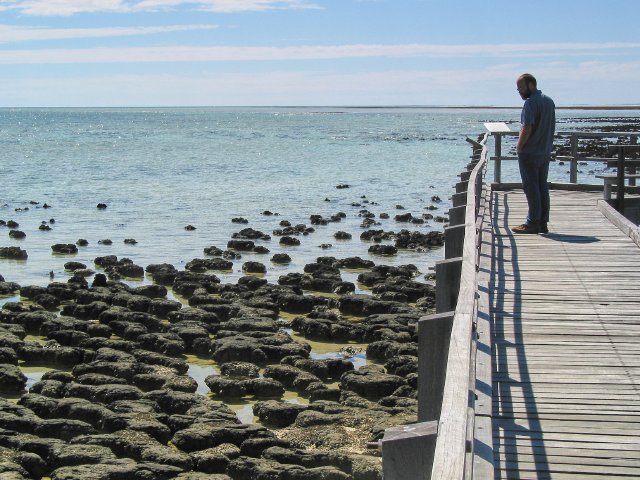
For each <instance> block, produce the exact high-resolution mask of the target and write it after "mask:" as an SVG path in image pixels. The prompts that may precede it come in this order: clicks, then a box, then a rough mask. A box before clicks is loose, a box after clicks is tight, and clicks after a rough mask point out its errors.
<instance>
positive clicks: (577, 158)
mask: <svg viewBox="0 0 640 480" xmlns="http://www.w3.org/2000/svg"><path fill="white" fill-rule="evenodd" d="M487 125H489V124H485V126H487ZM504 127H505V128H507V126H506V125H504ZM487 128H490V127H489V126H487ZM491 135H493V136H494V138H495V155H494V156H492V157H491V160H494V178H493V181H494V182H495V183H502V166H501V164H502V160H517V159H518V157H516V156H513V155H511V156H508V155H502V137H517V136H518V135H519V132H517V131H503V130H500V131H492V132H491ZM555 136H556V137H569V139H570V142H569V147H570V150H571V153H570V155H564V156H558V157H556V159H558V160H565V161H568V162H569V164H570V170H569V182H570V183H578V162H585V161H608V160H609V159H606V158H593V157H585V156H584V155H579V154H578V141H579V140H581V139H605V138H619V137H624V138H628V139H629V143H630V144H631V145H632V146H635V145H637V143H638V138H639V137H640V133H639V132H575V131H574V132H570V131H559V132H556V134H555ZM632 168H634V169H635V165H632ZM630 185H635V181H631V182H630Z"/></svg>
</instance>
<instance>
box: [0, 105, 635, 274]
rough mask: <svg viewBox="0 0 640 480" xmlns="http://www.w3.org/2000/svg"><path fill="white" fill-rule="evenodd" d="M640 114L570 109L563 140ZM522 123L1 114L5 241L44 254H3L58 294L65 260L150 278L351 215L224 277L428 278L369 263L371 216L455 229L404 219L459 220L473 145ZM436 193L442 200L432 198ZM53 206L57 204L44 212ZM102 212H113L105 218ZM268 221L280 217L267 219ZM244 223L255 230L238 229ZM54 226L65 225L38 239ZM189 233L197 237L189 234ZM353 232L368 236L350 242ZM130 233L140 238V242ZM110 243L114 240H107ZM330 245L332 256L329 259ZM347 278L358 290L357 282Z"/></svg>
mask: <svg viewBox="0 0 640 480" xmlns="http://www.w3.org/2000/svg"><path fill="white" fill-rule="evenodd" d="M637 114H638V112H607V111H597V112H591V111H568V110H562V111H559V112H558V117H559V126H558V129H559V130H567V129H572V128H586V127H589V126H593V127H597V126H599V125H602V124H605V125H606V124H611V123H612V122H614V123H615V121H616V119H617V120H620V119H622V120H625V119H627V120H628V118H633V117H634V116H637ZM611 117H613V118H614V120H612V119H611ZM518 119H519V111H518V110H516V109H511V110H509V109H495V110H492V109H488V110H487V109H483V110H473V109H429V108H406V109H403V108H395V109H391V108H389V109H379V108H371V109H364V108H254V109H251V108H237V109H229V108H226V109H221V108H131V109H129V108H127V109H0V146H1V149H0V166H1V170H0V171H1V175H2V183H1V185H2V186H1V187H0V219H2V220H5V221H8V220H14V221H16V222H18V223H19V224H20V226H19V228H18V229H19V230H21V231H23V232H25V233H26V238H25V239H23V240H15V239H12V238H9V236H8V232H9V229H8V228H7V227H0V246H19V247H21V248H23V249H25V250H26V251H27V252H28V255H29V258H28V260H26V261H12V260H2V259H0V274H2V275H3V276H4V277H5V279H6V280H7V281H14V282H17V283H19V284H21V285H26V284H35V285H46V284H47V283H49V281H50V279H49V272H50V271H51V272H53V273H54V276H55V280H57V281H65V280H66V279H67V278H69V276H70V274H69V273H68V272H65V271H64V263H65V262H68V261H70V260H74V261H80V262H83V263H86V264H87V265H88V266H89V267H90V268H95V267H94V265H93V259H94V258H95V257H97V256H103V255H117V256H118V257H119V258H120V257H127V258H130V259H132V260H133V261H134V263H136V264H138V265H141V266H143V267H146V266H147V265H148V264H151V263H162V262H167V263H172V264H174V265H176V266H177V267H178V268H183V267H184V264H186V263H187V262H188V261H190V260H191V259H193V258H198V257H199V258H202V257H204V255H203V248H204V247H207V246H211V245H216V246H218V247H220V248H222V249H224V248H225V247H226V244H227V241H228V240H229V239H230V238H231V235H232V234H233V233H234V232H237V231H239V230H240V229H242V228H245V227H252V228H254V229H257V230H261V231H263V232H265V233H268V234H271V232H272V231H273V230H274V229H276V228H279V222H280V221H281V220H288V221H290V222H291V223H292V224H293V225H295V224H299V223H304V224H307V225H310V222H309V216H310V215H312V214H320V215H322V216H325V217H329V216H331V215H333V214H335V213H337V212H344V213H345V214H346V218H345V219H344V220H343V221H342V222H340V223H330V224H329V225H327V226H317V227H315V228H316V232H315V233H313V234H311V235H308V236H305V237H300V238H301V242H302V244H301V245H300V246H298V247H281V246H280V245H279V244H278V237H275V236H273V238H272V240H271V241H270V242H260V241H259V242H257V243H258V244H263V245H265V246H266V247H267V248H269V249H270V250H271V253H269V254H267V255H258V254H254V253H248V254H244V255H243V258H242V259H240V260H236V261H234V268H233V271H232V272H227V273H224V274H220V275H219V276H220V277H221V278H222V279H223V281H228V282H234V281H237V278H238V277H240V276H241V275H242V273H241V270H240V269H241V266H242V263H243V262H244V261H247V260H254V261H261V262H262V263H264V264H265V265H266V266H267V269H268V270H267V274H266V277H267V278H268V279H269V280H270V281H277V278H278V277H279V276H280V275H282V274H283V273H286V272H289V271H302V269H303V267H304V265H305V264H306V263H309V262H312V261H314V260H315V258H316V257H318V256H321V255H333V256H336V257H339V258H342V257H348V256H354V255H359V256H361V257H363V258H370V259H373V260H374V261H376V263H388V264H406V263H413V264H415V265H417V266H418V267H419V269H420V271H421V272H422V273H427V272H428V270H429V268H430V267H432V266H433V264H434V262H435V261H437V260H438V259H440V258H441V256H442V251H441V250H435V251H431V252H427V253H416V252H400V253H399V255H397V256H395V257H389V258H381V257H372V256H369V254H368V253H367V249H368V246H369V244H368V243H367V242H363V241H361V240H360V239H359V235H360V233H361V231H362V228H361V227H360V223H361V221H362V220H363V219H362V218H361V217H359V216H358V215H359V212H360V210H361V209H363V208H364V209H368V210H370V211H371V212H373V213H374V214H375V215H376V217H378V216H379V214H380V213H382V212H386V213H388V214H389V215H390V217H391V218H390V219H388V220H380V219H378V218H376V219H377V220H378V221H379V222H380V223H381V225H380V226H376V227H374V228H383V229H385V230H395V231H397V230H400V229H401V228H408V229H410V230H413V229H416V230H419V231H423V232H426V231H429V230H442V228H443V224H442V223H434V222H433V221H428V222H426V223H425V224H424V225H410V224H402V223H397V222H395V221H394V216H395V215H396V214H398V213H406V212H411V213H412V214H413V215H414V216H420V215H421V214H422V213H426V212H428V210H425V208H426V207H428V206H429V205H432V204H433V205H435V206H436V207H437V210H435V211H431V212H430V213H433V214H435V215H443V214H445V213H446V211H447V210H448V208H449V207H450V202H449V197H450V195H451V193H452V187H453V185H454V184H455V182H456V181H457V175H458V173H459V172H460V171H461V170H462V169H463V168H464V167H465V165H466V164H467V162H468V160H469V158H468V156H469V154H470V153H471V151H470V147H469V145H468V143H467V142H466V141H465V138H466V137H467V136H468V137H471V138H476V137H477V135H478V134H481V133H483V132H484V127H483V122H488V121H506V122H508V123H510V124H511V125H512V129H517V128H518V125H517V121H518ZM503 150H504V149H503ZM567 169H568V167H566V166H560V165H556V164H554V165H553V166H552V168H551V174H550V175H551V178H552V179H554V180H560V181H567V179H568V175H567V173H566V171H567ZM584 175H586V176H589V173H588V172H586V173H585V174H584ZM517 178H518V177H517V171H516V169H515V163H514V162H511V163H509V164H507V165H505V166H504V167H503V180H509V179H513V180H517ZM584 179H585V177H584V176H581V177H580V180H581V181H583V180H584ZM338 185H349V188H343V189H337V188H336V186H338ZM433 196H438V197H439V198H440V199H441V202H437V203H434V202H432V197H433ZM363 202H369V203H363ZM45 203H46V204H47V205H49V206H51V208H48V209H45V208H43V205H44V204H45ZM98 203H105V204H106V205H107V208H106V209H105V210H99V209H97V208H96V206H97V204H98ZM357 204H361V206H357ZM399 206H401V207H403V209H402V210H400V209H399V208H397V207H399ZM265 210H269V211H271V212H274V213H277V214H279V215H274V216H265V215H263V214H262V212H264V211H265ZM235 217H244V218H245V219H247V220H248V222H249V223H248V224H246V225H241V224H235V223H232V222H231V219H232V218H235ZM52 219H53V220H54V221H55V223H50V220H52ZM42 222H46V223H47V224H49V225H50V226H51V228H52V229H51V230H50V231H41V230H39V229H38V227H39V226H40V224H41V223H42ZM187 225H192V226H194V227H196V229H195V230H193V231H187V230H185V226H187ZM338 230H344V231H347V232H349V233H352V234H353V239H352V240H349V241H337V240H335V239H334V238H333V234H334V233H335V232H336V231H338ZM80 238H84V239H86V240H88V242H89V245H88V246H87V247H81V248H80V251H79V252H78V254H76V255H56V254H52V251H51V245H53V244H56V243H75V242H76V241H77V240H78V239H80ZM127 238H133V239H135V240H136V241H137V242H138V243H137V244H136V245H126V244H124V239H127ZM103 239H110V240H112V241H113V244H112V245H102V244H99V243H98V242H99V240H103ZM322 244H331V245H332V246H331V248H327V249H322V248H320V245H322ZM279 252H286V253H289V255H290V256H291V257H292V259H293V261H292V263H291V264H290V265H288V266H278V265H275V264H272V263H271V262H270V258H271V256H272V255H273V254H274V253H279ZM344 276H345V280H350V281H353V280H355V277H356V276H357V273H353V272H352V273H349V272H346V273H345V274H344ZM128 281H129V283H132V284H139V283H146V282H148V281H149V280H148V279H144V280H128Z"/></svg>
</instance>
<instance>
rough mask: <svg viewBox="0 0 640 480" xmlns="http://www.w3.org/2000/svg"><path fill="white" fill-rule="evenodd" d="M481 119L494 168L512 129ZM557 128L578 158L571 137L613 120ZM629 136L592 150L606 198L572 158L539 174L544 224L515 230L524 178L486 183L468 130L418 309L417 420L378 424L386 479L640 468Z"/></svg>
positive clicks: (639, 309) (577, 475)
mask: <svg viewBox="0 0 640 480" xmlns="http://www.w3.org/2000/svg"><path fill="white" fill-rule="evenodd" d="M491 128H496V131H495V133H494V136H495V142H494V144H495V149H496V156H495V157H491V159H493V160H494V163H496V165H494V179H495V178H496V177H498V178H499V176H500V174H501V168H500V162H501V160H509V159H513V157H511V158H508V157H502V156H501V153H500V148H501V138H502V137H503V136H505V135H508V133H507V131H508V128H507V129H504V128H500V127H499V126H498V127H496V124H492V126H491ZM491 128H489V129H490V130H491ZM512 133H513V132H512ZM566 135H572V137H571V146H572V157H571V158H570V159H569V161H570V162H571V164H572V165H573V164H576V165H577V159H578V158H579V155H578V153H577V145H578V142H577V140H576V138H578V137H581V138H583V137H588V138H605V137H610V136H611V135H612V134H595V137H593V136H592V135H594V134H584V133H576V134H570V133H567V134H566ZM613 135H615V134H613ZM628 136H629V135H628ZM630 137H631V138H630V141H628V142H627V144H626V145H624V146H621V145H612V146H611V147H610V148H609V151H610V152H611V153H612V154H616V153H617V154H618V158H617V159H616V158H615V157H613V158H605V159H602V158H599V159H593V160H596V161H599V162H603V161H606V162H607V164H608V165H609V166H617V167H618V168H617V170H618V171H617V174H616V175H617V179H618V181H617V182H616V183H615V184H614V183H613V182H609V185H608V186H607V191H608V193H610V192H611V191H612V190H613V189H614V188H615V191H616V197H615V199H611V200H607V199H606V198H603V192H604V190H605V185H603V184H602V183H601V184H600V185H586V184H582V185H581V184H578V183H577V179H576V175H577V172H578V170H577V168H574V167H573V166H572V167H571V170H570V173H571V182H570V183H568V184H555V183H551V184H550V187H551V216H550V222H549V224H548V228H549V233H547V234H539V235H535V234H534V235H516V234H514V233H513V232H512V227H514V226H516V225H519V224H521V223H523V221H524V220H525V218H526V215H527V202H526V198H525V195H524V192H523V191H522V187H521V185H519V184H504V183H501V182H499V181H498V182H494V183H488V182H487V181H486V180H485V176H486V175H485V174H486V172H487V170H488V162H489V160H490V158H489V155H488V147H487V140H488V135H485V136H484V137H483V138H482V139H480V140H479V141H477V142H476V141H473V140H469V142H470V143H471V144H472V145H473V150H474V153H473V155H472V157H471V158H472V162H471V163H470V164H469V166H468V168H467V171H463V172H462V173H461V175H460V180H461V181H460V182H459V183H458V184H457V185H456V193H455V194H454V195H453V197H452V202H453V208H452V209H451V210H450V219H451V223H450V226H449V227H447V228H446V229H445V257H446V259H445V260H443V261H441V262H438V264H437V265H436V279H437V295H436V308H437V313H436V314H435V315H431V316H429V317H423V318H422V319H421V320H420V321H419V323H418V336H419V375H420V379H419V389H418V395H419V413H418V420H419V423H417V424H414V425H410V426H404V427H398V428H395V429H389V430H388V431H387V433H386V434H385V438H384V439H383V440H382V442H381V444H382V451H383V465H384V472H385V477H384V478H385V480H393V479H404V480H407V479H416V480H423V479H430V478H431V479H438V480H442V479H447V480H468V479H477V480H489V479H496V480H498V479H560V480H565V479H571V480H578V479H580V480H585V479H586V480H590V479H605V478H606V479H622V478H625V479H631V478H634V479H635V478H640V247H639V245H640V229H639V228H638V225H637V223H638V222H637V219H638V205H639V203H640V197H638V193H640V191H639V190H638V187H635V186H633V183H634V182H630V183H631V186H625V183H624V180H625V176H626V177H627V178H631V179H633V178H634V176H635V163H636V162H637V160H633V159H631V160H630V161H628V159H629V156H630V155H634V154H635V153H636V152H637V150H638V147H637V137H638V134H631V135H630ZM625 155H626V156H627V161H628V163H627V164H625ZM580 160H581V161H582V160H588V159H585V158H580ZM630 167H631V168H630ZM625 195H626V199H625Z"/></svg>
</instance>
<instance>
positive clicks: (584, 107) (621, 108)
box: [0, 105, 640, 111]
mask: <svg viewBox="0 0 640 480" xmlns="http://www.w3.org/2000/svg"><path fill="white" fill-rule="evenodd" d="M140 108H154V109H155V108H157V109H163V108H175V109H189V108H215V109H291V110H295V109H311V108H317V109H343V110H389V109H403V110H413V109H415V110H419V109H432V110H520V109H522V105H520V106H517V105H514V106H495V105H218V106H214V105H153V106H152V105H136V106H86V107H63V106H55V107H43V106H40V107H34V106H30V107H16V106H13V107H11V106H4V107H0V111H1V110H16V109H18V110H40V109H51V110H67V109H69V110H82V109H100V110H102V109H104V110H116V109H140ZM556 110H594V111H597V110H619V111H633V110H640V105H556Z"/></svg>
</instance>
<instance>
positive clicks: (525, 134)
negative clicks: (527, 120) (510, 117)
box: [516, 125, 533, 153]
mask: <svg viewBox="0 0 640 480" xmlns="http://www.w3.org/2000/svg"><path fill="white" fill-rule="evenodd" d="M532 130H533V126H532V125H525V126H524V127H522V129H521V130H520V135H519V136H518V145H517V146H516V151H517V152H518V153H521V152H522V149H523V148H524V146H525V144H526V143H527V141H528V140H529V137H530V136H531V131H532Z"/></svg>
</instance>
